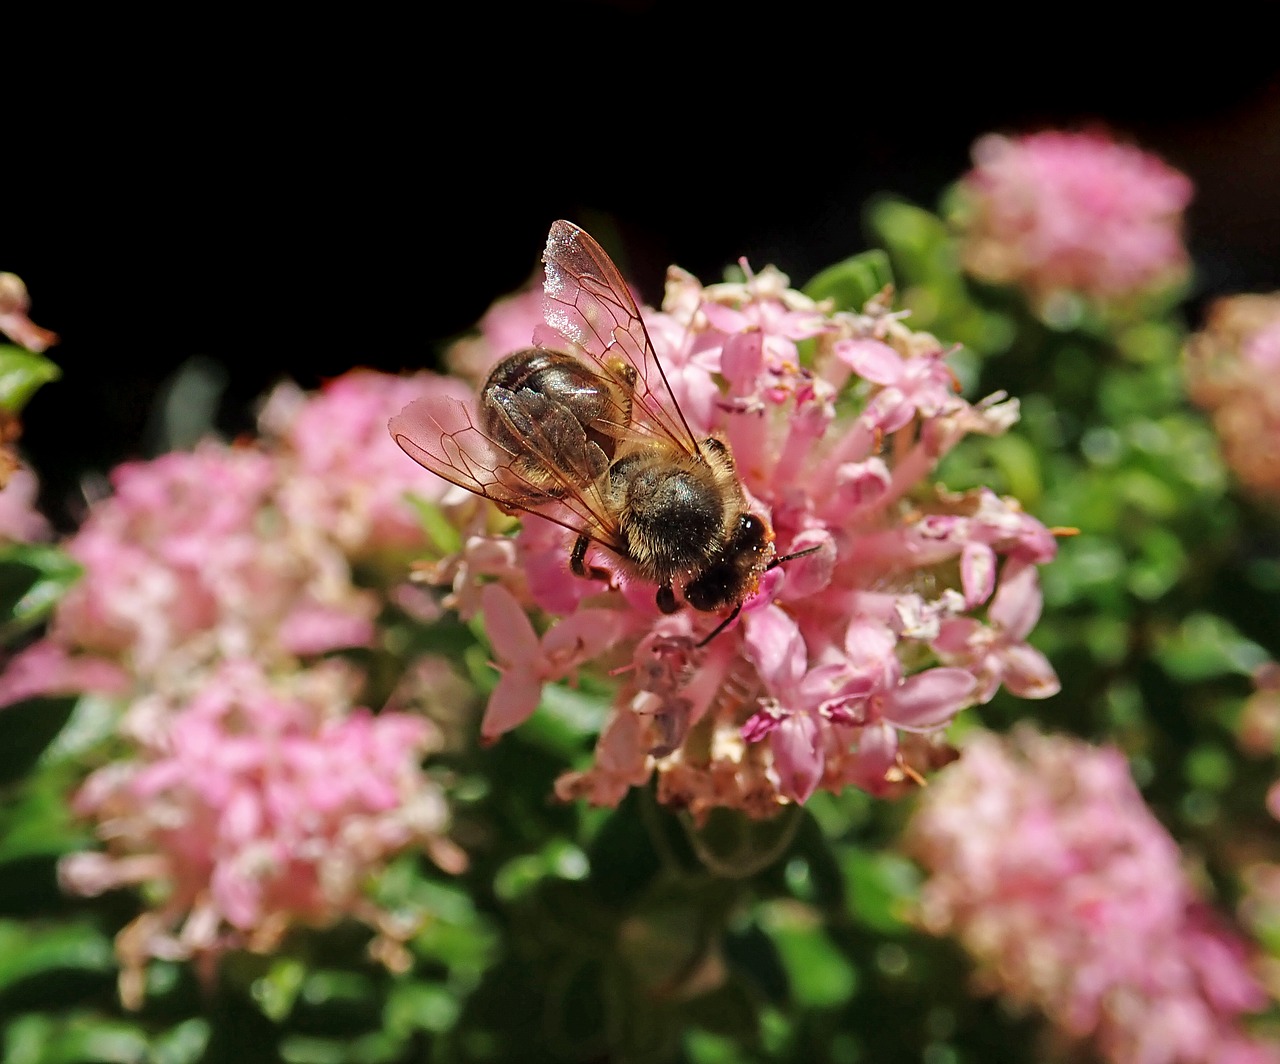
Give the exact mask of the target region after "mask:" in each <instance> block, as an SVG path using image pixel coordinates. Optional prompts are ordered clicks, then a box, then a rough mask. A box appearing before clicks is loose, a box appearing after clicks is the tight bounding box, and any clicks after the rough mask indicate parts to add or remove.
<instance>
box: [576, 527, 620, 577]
mask: <svg viewBox="0 0 1280 1064" xmlns="http://www.w3.org/2000/svg"><path fill="white" fill-rule="evenodd" d="M589 546H591V540H589V539H588V538H587V537H586V536H579V537H578V538H577V539H576V540H575V541H574V544H573V553H572V554H570V555H569V568H570V569H572V570H573V575H574V576H581V577H584V578H586V579H588V580H612V579H613V574H612V573H610V572H609V570H608V569H601V568H600V566H598V565H588V564H587V548H588V547H589Z"/></svg>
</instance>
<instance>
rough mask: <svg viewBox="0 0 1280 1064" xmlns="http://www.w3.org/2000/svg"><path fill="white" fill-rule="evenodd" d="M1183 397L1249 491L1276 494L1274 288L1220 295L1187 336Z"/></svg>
mask: <svg viewBox="0 0 1280 1064" xmlns="http://www.w3.org/2000/svg"><path fill="white" fill-rule="evenodd" d="M1186 369H1187V384H1188V390H1189V391H1190V393H1191V397H1192V399H1193V400H1195V402H1196V403H1197V404H1199V405H1200V406H1202V407H1204V408H1205V409H1206V410H1207V411H1208V412H1209V413H1210V415H1211V416H1212V418H1213V424H1214V428H1215V429H1217V432H1218V438H1219V439H1220V440H1221V441H1222V450H1223V453H1224V455H1225V457H1226V459H1227V463H1228V464H1229V465H1230V466H1231V468H1232V469H1233V470H1234V471H1235V474H1236V476H1237V477H1239V478H1240V481H1241V483H1242V484H1243V485H1244V486H1245V488H1247V489H1248V490H1249V491H1251V492H1253V493H1255V494H1257V495H1259V496H1261V497H1264V498H1268V499H1271V500H1273V501H1274V500H1280V453H1277V449H1276V447H1275V446H1273V445H1272V441H1275V440H1277V439H1280V293H1277V292H1273V293H1271V294H1269V295H1239V296H1231V297H1229V298H1227V299H1221V300H1219V301H1218V302H1217V303H1215V304H1214V305H1213V307H1212V308H1211V309H1210V311H1209V319H1208V322H1207V323H1206V325H1205V328H1204V329H1203V330H1202V331H1201V332H1198V333H1196V334H1195V335H1194V336H1192V337H1191V339H1190V340H1189V341H1188V342H1187V348H1186Z"/></svg>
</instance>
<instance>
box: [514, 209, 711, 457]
mask: <svg viewBox="0 0 1280 1064" xmlns="http://www.w3.org/2000/svg"><path fill="white" fill-rule="evenodd" d="M542 261H543V263H544V264H545V266H546V282H545V284H544V286H543V291H544V293H545V296H546V301H545V304H544V307H543V316H544V317H545V318H546V322H547V325H549V326H550V327H551V329H552V330H554V332H555V334H557V335H558V336H559V337H563V338H564V339H565V340H567V341H568V342H569V343H570V344H572V345H573V346H574V347H576V348H577V349H578V350H579V351H581V352H582V353H583V354H584V355H585V356H586V357H587V358H588V359H589V360H591V361H593V362H595V363H597V364H598V365H600V366H601V368H602V369H604V370H605V371H606V372H610V366H609V363H610V360H612V359H621V360H622V361H624V362H626V363H627V364H629V365H630V366H631V368H632V369H634V370H635V374H636V380H635V385H634V393H633V396H632V404H633V410H632V415H633V418H634V419H635V420H636V422H637V424H636V426H635V428H636V429H637V430H639V431H640V432H642V433H645V432H647V434H649V435H654V434H658V435H663V436H666V437H667V438H668V439H670V440H671V441H672V442H674V443H675V444H677V445H678V446H679V447H680V448H681V449H683V450H684V451H686V452H687V453H689V454H697V453H698V442H697V439H696V438H695V437H694V435H693V433H692V431H691V430H690V429H689V425H688V423H687V422H686V421H685V418H684V414H683V413H682V412H681V410H680V406H679V404H678V403H677V402H676V398H675V395H674V394H673V393H672V391H671V386H670V384H668V383H667V377H666V373H665V372H664V371H663V369H662V364H661V363H660V362H659V361H658V356H657V355H656V354H655V353H654V350H653V342H652V341H651V340H650V338H649V332H648V330H647V329H646V328H645V324H644V320H643V319H642V318H641V317H640V310H639V308H638V307H637V306H636V301H635V300H634V299H633V298H632V296H631V291H630V289H629V288H628V287H627V283H626V281H625V280H624V279H623V277H622V274H621V273H620V272H619V271H618V267H617V266H615V265H614V263H613V260H612V259H610V258H609V256H608V255H607V254H606V253H605V251H604V249H603V248H602V247H601V246H600V245H599V244H597V243H596V242H595V240H594V239H592V237H591V236H590V235H589V234H587V233H586V232H584V231H583V230H581V229H579V228H578V227H577V226H576V225H574V224H573V223H572V222H566V221H563V220H562V221H558V222H556V223H554V224H553V225H552V226H551V232H550V233H549V234H548V235H547V247H546V250H545V252H544V253H543V256H542ZM546 337H547V333H546V331H545V330H540V331H539V332H538V333H535V337H534V339H535V342H537V343H539V344H544V345H545V346H554V344H545V339H546ZM551 339H553V340H554V337H551Z"/></svg>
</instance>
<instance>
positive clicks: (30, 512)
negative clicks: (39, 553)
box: [0, 466, 52, 543]
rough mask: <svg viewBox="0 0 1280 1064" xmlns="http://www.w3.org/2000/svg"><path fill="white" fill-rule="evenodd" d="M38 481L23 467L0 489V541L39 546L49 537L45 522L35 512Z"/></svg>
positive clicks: (41, 515) (47, 525)
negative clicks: (36, 544)
mask: <svg viewBox="0 0 1280 1064" xmlns="http://www.w3.org/2000/svg"><path fill="white" fill-rule="evenodd" d="M39 492H40V481H39V480H38V479H37V478H36V475H35V473H33V472H32V471H31V470H30V469H29V468H27V467H26V466H19V467H18V468H17V469H15V470H14V471H13V472H12V473H11V474H9V481H8V483H6V484H5V485H4V486H3V487H0V540H9V541H11V542H14V543H39V542H41V541H42V540H46V539H48V538H49V537H50V535H51V534H52V529H51V528H50V527H49V522H48V520H47V519H46V518H45V516H44V514H42V513H41V512H40V511H39V510H37V509H36V496H37V495H38V494H39Z"/></svg>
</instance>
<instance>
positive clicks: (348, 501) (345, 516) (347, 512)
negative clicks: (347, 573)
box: [261, 369, 468, 555]
mask: <svg viewBox="0 0 1280 1064" xmlns="http://www.w3.org/2000/svg"><path fill="white" fill-rule="evenodd" d="M426 394H437V395H452V396H455V397H456V398H459V399H461V398H463V397H464V396H466V395H467V394H468V389H467V388H466V387H465V386H464V385H463V384H462V383H461V382H460V381H456V380H452V379H450V378H447V377H438V376H435V375H434V374H428V373H421V374H418V375H416V376H413V377H399V376H395V375H393V374H389V373H375V372H373V371H372V370H360V369H357V370H352V371H351V372H349V373H344V374H343V375H342V376H341V377H337V378H335V379H334V380H331V381H329V382H328V383H327V384H326V385H325V387H324V388H323V390H321V391H320V392H317V393H315V394H312V395H308V394H306V393H304V392H302V391H300V390H299V389H298V388H297V387H296V386H294V385H291V384H286V385H281V386H280V387H278V388H277V389H276V390H275V391H274V392H273V393H272V395H271V396H270V397H269V398H268V400H267V405H266V407H265V409H264V411H263V414H262V418H261V424H262V427H263V430H264V432H266V433H267V435H268V437H269V438H270V437H276V438H279V439H280V440H281V441H282V442H283V443H284V445H285V446H286V448H287V449H288V454H287V456H286V458H285V461H286V462H287V464H288V465H289V467H290V468H289V474H288V476H287V477H286V478H285V479H284V481H283V483H282V484H281V486H280V489H279V491H280V499H281V506H282V507H283V508H284V509H285V510H286V511H287V512H288V513H289V515H290V517H291V519H292V520H293V521H294V522H295V523H296V524H299V525H313V526H315V527H317V528H320V529H323V530H324V531H325V534H326V535H328V536H329V537H331V538H332V539H333V540H334V541H336V542H337V543H338V544H339V545H340V546H341V547H342V549H343V550H344V551H345V552H346V553H347V554H349V555H364V554H368V553H370V552H376V551H380V550H395V549H399V550H404V549H407V548H421V546H422V543H423V532H422V523H421V521H420V520H419V518H418V515H417V512H416V511H415V510H414V508H413V506H412V505H411V504H410V503H409V501H408V496H409V495H410V493H413V492H416V493H418V494H422V493H423V492H424V491H426V490H428V488H429V485H427V484H424V483H423V481H422V478H421V477H415V476H413V475H412V467H407V466H406V464H405V462H404V461H403V456H402V455H401V453H400V451H399V449H398V448H397V447H396V446H395V445H394V444H390V442H389V441H388V440H387V433H386V423H387V418H388V417H389V416H390V415H391V414H393V413H394V412H395V411H397V410H399V409H400V408H401V407H403V406H404V405H405V404H406V403H407V402H409V400H410V399H412V398H415V397H418V396H422V395H426ZM437 494H439V493H438V492H437Z"/></svg>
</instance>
